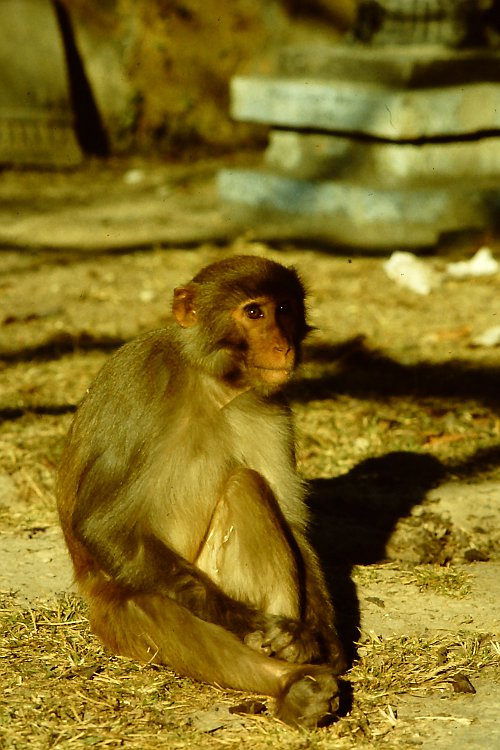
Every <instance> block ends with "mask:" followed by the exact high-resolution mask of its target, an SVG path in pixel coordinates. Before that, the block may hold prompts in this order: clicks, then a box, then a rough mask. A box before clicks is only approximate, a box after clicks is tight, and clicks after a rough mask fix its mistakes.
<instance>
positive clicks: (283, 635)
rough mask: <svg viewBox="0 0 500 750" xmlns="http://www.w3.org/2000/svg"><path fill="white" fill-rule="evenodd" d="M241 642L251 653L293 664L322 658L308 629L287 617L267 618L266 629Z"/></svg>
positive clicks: (316, 641)
mask: <svg viewBox="0 0 500 750" xmlns="http://www.w3.org/2000/svg"><path fill="white" fill-rule="evenodd" d="M244 642H245V644H246V645H247V646H249V647H250V648H252V649H254V651H260V652H261V653H264V654H267V656H274V657H275V658H276V659H283V660H284V661H289V662H293V663H295V664H311V663H314V662H318V661H322V660H323V658H324V648H323V646H322V643H321V641H320V638H319V636H318V634H317V633H315V632H314V631H313V630H312V629H311V628H310V627H309V626H308V625H306V624H304V623H302V622H297V621H296V620H290V619H288V618H287V617H277V616H272V615H269V616H268V624H267V627H266V628H265V629H264V630H255V631H253V632H251V633H248V634H247V635H246V636H245V638H244Z"/></svg>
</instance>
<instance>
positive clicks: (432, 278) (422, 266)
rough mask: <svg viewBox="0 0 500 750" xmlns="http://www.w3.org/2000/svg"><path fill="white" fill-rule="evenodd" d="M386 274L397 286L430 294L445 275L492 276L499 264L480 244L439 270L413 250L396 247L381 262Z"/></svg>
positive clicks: (418, 292)
mask: <svg viewBox="0 0 500 750" xmlns="http://www.w3.org/2000/svg"><path fill="white" fill-rule="evenodd" d="M383 267H384V271H385V272H386V274H387V276H388V277H389V278H390V279H392V281H394V282H395V283H396V284H398V285H399V286H402V287H405V288H406V289H411V291H412V292H415V293H416V294H429V293H430V292H432V291H433V290H434V289H437V288H438V287H439V286H440V285H441V283H442V282H443V280H444V279H446V278H453V279H470V278H474V277H478V276H493V275H494V274H496V273H498V270H499V269H500V264H499V263H498V261H497V260H496V258H494V257H493V253H492V252H491V250H490V248H489V247H481V248H479V250H478V251H477V253H475V254H474V255H473V256H472V258H470V259H469V260H461V261H459V262H458V263H447V264H446V266H445V269H444V271H439V270H437V269H436V268H434V267H433V266H431V265H430V263H429V262H428V261H426V260H423V259H422V258H418V257H417V256H416V255H414V254H413V253H408V252H402V251H399V250H397V251H396V252H394V253H393V254H392V255H391V257H390V258H389V260H387V261H386V262H385V263H384V266H383Z"/></svg>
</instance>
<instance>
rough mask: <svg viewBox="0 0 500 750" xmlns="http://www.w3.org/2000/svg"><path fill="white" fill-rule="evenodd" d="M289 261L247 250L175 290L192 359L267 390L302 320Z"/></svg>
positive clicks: (285, 370)
mask: <svg viewBox="0 0 500 750" xmlns="http://www.w3.org/2000/svg"><path fill="white" fill-rule="evenodd" d="M304 300H305V290H304V286H303V284H302V282H301V280H300V278H299V276H298V274H297V272H296V271H295V270H294V269H293V268H286V267H285V266H282V265H281V264H280V263H275V262H274V261H271V260H267V259H265V258H258V257H255V256H249V255H237V256H233V257H231V258H227V259H225V260H222V261H219V262H218V263H213V264H212V265H210V266H207V267H206V268H204V269H203V270H202V271H200V273H199V274H197V275H196V276H195V277H194V278H193V280H192V281H191V282H189V283H188V284H186V285H185V286H182V287H179V288H177V289H175V291H174V300H173V307H172V310H173V314H174V317H175V319H176V321H177V323H178V324H179V326H180V327H181V328H182V329H183V330H182V331H181V335H180V339H181V344H182V347H183V349H184V351H185V353H186V355H187V356H188V358H189V359H190V361H191V362H192V364H193V365H194V366H195V367H199V368H201V369H202V370H204V371H205V372H209V373H210V374H211V375H213V376H214V377H216V378H218V379H220V380H222V381H224V382H226V383H227V384H230V385H232V386H234V387H235V388H247V387H251V388H255V389H257V390H259V391H262V392H266V393H270V392H273V391H275V390H277V389H279V388H280V387H281V386H282V385H284V384H285V383H286V382H287V380H288V379H289V378H290V376H291V374H292V372H293V370H294V369H295V367H296V365H297V363H298V361H299V358H300V346H301V343H302V341H303V339H304V337H305V336H306V334H307V332H308V331H309V330H310V327H309V326H308V325H307V322H306V313H305V304H304Z"/></svg>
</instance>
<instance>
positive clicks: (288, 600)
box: [194, 469, 325, 663]
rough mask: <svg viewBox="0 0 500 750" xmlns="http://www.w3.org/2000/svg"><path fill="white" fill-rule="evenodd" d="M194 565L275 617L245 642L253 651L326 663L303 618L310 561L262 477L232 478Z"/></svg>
mask: <svg viewBox="0 0 500 750" xmlns="http://www.w3.org/2000/svg"><path fill="white" fill-rule="evenodd" d="M194 564H195V565H196V566H197V567H198V568H199V569H201V570H202V571H203V572H204V573H206V574H207V575H208V576H209V577H210V578H211V579H212V580H213V581H214V582H215V583H216V584H217V585H218V586H219V588H221V589H222V590H223V591H224V592H225V593H226V594H228V595H229V596H230V597H232V598H233V599H236V600H238V601H243V602H246V603H247V604H249V605H251V606H252V607H255V608H256V609H258V610H260V611H262V612H265V613H266V614H269V615H273V616H274V618H273V620H272V621H271V622H270V624H269V626H268V627H266V628H264V629H256V630H254V631H251V632H249V633H248V634H247V635H246V636H245V639H244V640H245V643H246V644H247V645H248V646H251V648H253V649H255V650H257V651H262V652H263V653H266V654H269V655H272V656H276V657H278V658H280V659H285V660H287V661H292V662H302V663H305V662H321V661H323V660H324V659H323V656H324V651H325V650H324V648H323V643H322V639H320V638H319V637H318V631H317V629H316V628H311V627H310V626H309V624H308V623H307V622H306V621H305V618H304V617H303V614H304V612H303V610H304V601H303V598H304V588H305V570H304V561H303V559H302V557H301V554H300V551H299V548H298V545H297V542H296V541H295V538H294V536H293V534H292V532H291V530H290V529H289V527H288V525H287V523H286V521H285V519H284V518H283V515H282V513H281V510H280V507H279V505H278V503H277V501H276V499H275V497H274V495H273V493H272V491H271V489H270V487H269V485H268V484H267V482H266V481H265V480H264V479H263V477H262V476H260V474H258V473H257V472H256V471H253V470H251V469H238V470H236V471H234V472H233V473H232V474H231V475H230V477H229V478H228V480H227V482H226V485H225V487H224V490H223V493H222V495H221V497H220V499H219V502H218V504H217V506H216V509H215V511H214V513H213V516H212V519H211V522H210V526H209V529H208V532H207V534H206V536H205V538H204V540H203V543H202V546H201V548H200V550H199V552H198V555H197V557H196V559H195V560H194ZM276 616H277V617H276Z"/></svg>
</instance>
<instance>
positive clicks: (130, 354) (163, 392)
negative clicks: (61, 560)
mask: <svg viewBox="0 0 500 750" xmlns="http://www.w3.org/2000/svg"><path fill="white" fill-rule="evenodd" d="M305 298H306V293H305V288H304V284H303V282H302V280H301V278H300V276H299V274H298V273H297V271H296V270H295V269H294V268H291V267H290V268H289V267H285V266H284V265H282V264H280V263H277V262H275V261H272V260H268V259H265V258H261V257H257V256H249V255H235V256H230V257H227V258H225V259H223V260H220V261H218V262H215V263H213V264H211V265H208V266H206V267H205V268H203V269H202V270H201V271H200V272H199V273H198V274H196V275H195V276H194V278H193V279H192V280H191V281H190V282H189V283H187V284H185V285H183V286H179V287H177V288H176V289H175V290H174V294H173V302H172V315H171V320H170V321H169V322H168V323H167V324H166V326H165V327H164V328H161V329H158V330H154V331H152V332H148V333H145V334H142V335H140V336H139V337H138V338H136V339H134V340H132V341H130V342H128V343H126V344H125V345H124V346H122V347H121V348H120V349H118V350H117V351H116V352H115V353H114V354H113V355H111V357H110V358H109V359H108V360H107V362H106V363H105V365H104V366H103V368H102V370H101V371H100V372H99V373H98V375H97V377H96V379H95V380H94V382H93V383H92V384H91V386H90V388H89V389H88V391H87V393H86V395H85V396H84V398H83V400H82V403H81V404H80V406H79V408H78V409H77V412H76V414H75V417H74V420H73V423H72V425H71V427H70V430H69V433H68V436H67V440H66V443H65V446H64V448H63V453H62V458H61V463H60V469H59V474H58V481H57V501H58V509H59V516H60V521H61V526H62V530H63V533H64V537H65V541H66V545H67V547H68V550H69V553H70V556H71V558H72V562H73V568H74V573H75V579H76V582H77V584H78V586H79V589H80V591H81V593H82V595H83V597H84V599H86V601H87V603H88V616H89V622H90V625H91V629H92V631H93V632H94V633H95V634H96V635H97V636H98V637H99V638H100V639H101V641H102V642H103V644H104V645H105V646H106V647H107V648H108V649H110V650H111V651H112V652H114V653H117V654H120V655H123V656H126V657H130V658H132V659H137V660H141V661H143V662H147V661H150V662H154V663H157V664H164V665H167V666H168V667H170V668H172V669H174V670H176V671H177V672H178V673H179V674H182V675H186V676H189V677H192V678H194V679H197V680H200V681H203V682H206V683H211V684H216V685H219V686H223V687H226V688H231V689H236V690H241V691H247V692H252V693H260V694H264V695H268V696H271V697H274V698H275V699H276V700H275V704H276V708H275V715H276V716H277V717H278V718H279V719H281V720H282V721H284V722H286V723H288V724H290V725H293V726H301V727H305V728H312V727H316V726H321V725H323V724H326V723H328V722H329V721H331V720H333V718H334V717H335V714H336V712H337V711H338V708H339V686H338V681H337V676H338V675H339V674H341V673H342V672H343V670H344V669H345V661H344V657H343V653H342V646H341V643H340V639H339V636H338V633H337V630H336V626H335V616H334V609H333V605H332V603H331V600H330V597H329V595H328V592H327V586H326V583H325V578H324V574H323V572H322V569H321V565H320V562H319V559H318V557H317V555H316V553H315V551H314V550H313V548H312V546H311V544H310V542H309V540H308V522H309V517H308V510H307V504H306V492H305V485H304V482H303V480H302V479H301V478H300V476H299V475H298V472H297V469H296V462H295V439H294V431H293V422H292V414H291V409H290V406H289V405H288V404H287V402H286V400H285V397H284V396H283V393H282V389H283V386H284V385H285V384H286V383H287V382H288V381H289V379H290V377H291V376H292V374H293V372H294V371H295V369H296V367H297V365H298V363H299V361H300V357H301V344H302V342H303V340H304V338H305V337H306V335H307V334H308V332H309V331H310V330H311V328H310V326H309V324H308V323H307V320H306V301H305Z"/></svg>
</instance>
